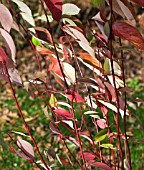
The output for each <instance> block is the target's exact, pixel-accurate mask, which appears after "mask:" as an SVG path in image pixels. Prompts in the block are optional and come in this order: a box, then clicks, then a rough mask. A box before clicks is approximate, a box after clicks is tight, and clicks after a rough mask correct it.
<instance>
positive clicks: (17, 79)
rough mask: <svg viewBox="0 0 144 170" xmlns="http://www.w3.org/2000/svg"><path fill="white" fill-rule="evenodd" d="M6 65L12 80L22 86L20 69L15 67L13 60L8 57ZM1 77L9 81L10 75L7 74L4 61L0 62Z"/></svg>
mask: <svg viewBox="0 0 144 170" xmlns="http://www.w3.org/2000/svg"><path fill="white" fill-rule="evenodd" d="M6 66H7V69H8V73H9V76H10V79H11V81H12V82H14V83H15V84H17V85H18V86H22V81H21V78H20V76H19V75H18V71H17V70H16V69H15V68H14V65H13V62H12V61H11V60H10V59H7V61H6ZM0 79H3V80H5V81H7V82H8V75H7V74H6V72H5V69H4V66H3V64H2V63H0Z"/></svg>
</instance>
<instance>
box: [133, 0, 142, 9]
mask: <svg viewBox="0 0 144 170" xmlns="http://www.w3.org/2000/svg"><path fill="white" fill-rule="evenodd" d="M131 1H133V2H134V3H136V4H138V5H140V6H141V7H144V0H131Z"/></svg>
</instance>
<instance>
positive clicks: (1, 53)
mask: <svg viewBox="0 0 144 170" xmlns="http://www.w3.org/2000/svg"><path fill="white" fill-rule="evenodd" d="M0 61H1V62H6V61H7V56H6V53H5V51H4V50H3V48H2V47H0Z"/></svg>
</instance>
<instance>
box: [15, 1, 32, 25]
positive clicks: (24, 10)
mask: <svg viewBox="0 0 144 170" xmlns="http://www.w3.org/2000/svg"><path fill="white" fill-rule="evenodd" d="M12 1H13V2H14V3H16V4H17V5H18V7H19V9H20V11H21V12H20V14H21V16H22V17H23V19H24V20H25V21H27V22H28V23H29V24H30V25H32V26H35V22H34V19H33V16H32V13H31V10H30V8H29V7H28V6H27V5H26V4H25V3H24V2H21V1H20V0H12Z"/></svg>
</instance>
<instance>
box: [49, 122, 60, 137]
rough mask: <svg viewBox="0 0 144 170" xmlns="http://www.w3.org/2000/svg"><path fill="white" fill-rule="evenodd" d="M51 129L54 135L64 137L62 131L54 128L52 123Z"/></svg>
mask: <svg viewBox="0 0 144 170" xmlns="http://www.w3.org/2000/svg"><path fill="white" fill-rule="evenodd" d="M49 127H50V129H51V131H52V132H53V133H55V134H58V135H61V136H62V133H61V131H60V130H58V129H57V128H56V127H54V126H53V124H52V122H50V124H49Z"/></svg>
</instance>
